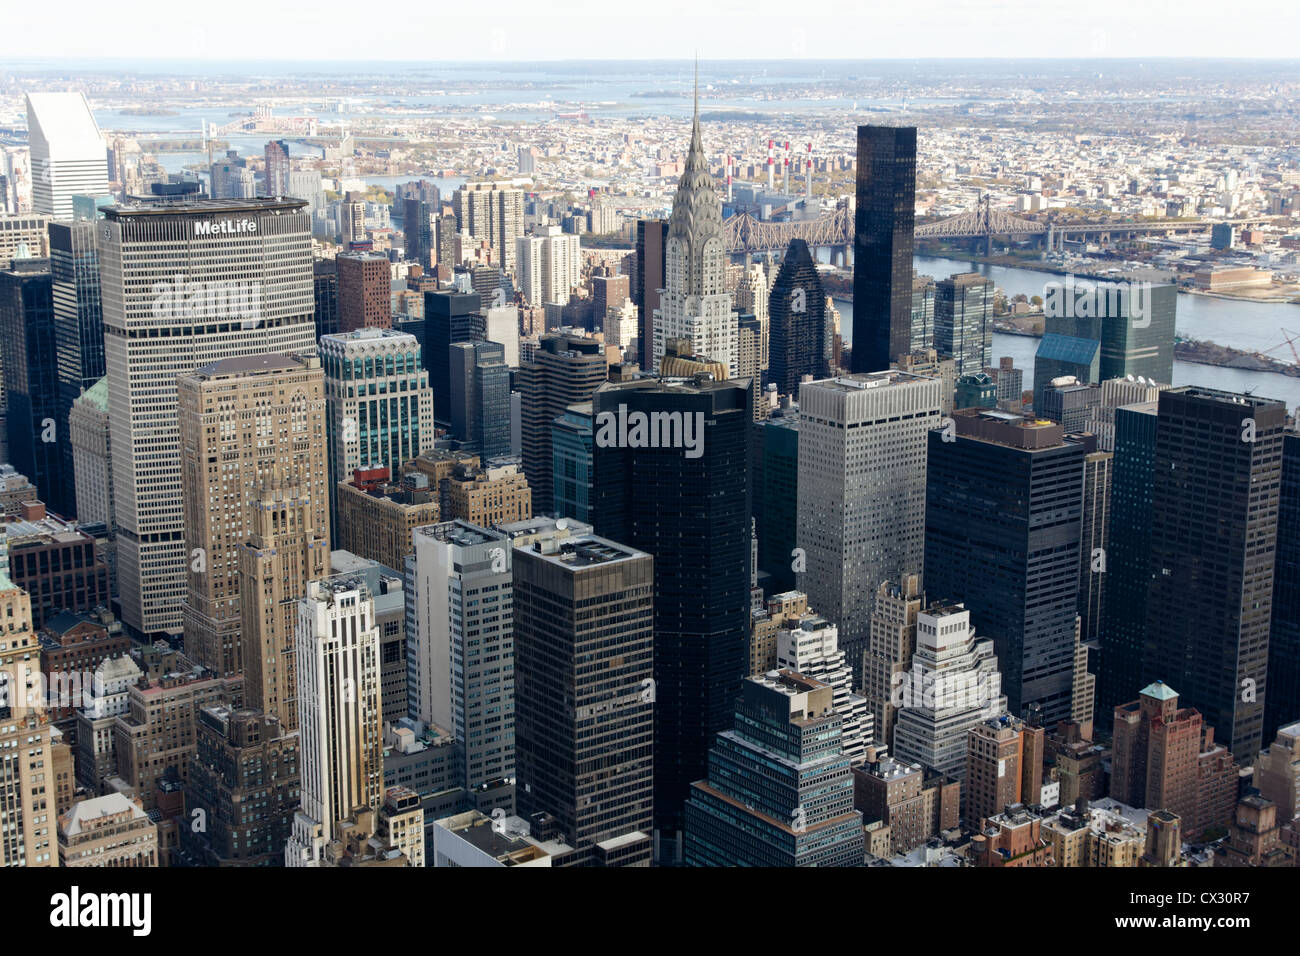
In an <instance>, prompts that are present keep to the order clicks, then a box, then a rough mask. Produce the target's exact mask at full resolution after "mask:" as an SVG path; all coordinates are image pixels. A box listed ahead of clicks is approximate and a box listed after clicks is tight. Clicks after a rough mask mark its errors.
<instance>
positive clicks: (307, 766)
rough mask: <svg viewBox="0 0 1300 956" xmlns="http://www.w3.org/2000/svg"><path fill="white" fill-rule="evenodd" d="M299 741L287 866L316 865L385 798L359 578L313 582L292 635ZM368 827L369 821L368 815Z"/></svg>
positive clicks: (374, 661) (366, 603)
mask: <svg viewBox="0 0 1300 956" xmlns="http://www.w3.org/2000/svg"><path fill="white" fill-rule="evenodd" d="M295 647H296V657H297V672H298V695H299V708H298V712H299V719H300V721H301V730H300V733H301V745H302V809H301V810H299V811H298V813H297V814H295V815H294V820H293V832H292V834H291V835H290V837H289V842H288V843H287V844H286V845H285V848H284V861H285V865H286V866H291V867H300V866H321V865H323V864H327V862H328V860H329V859H330V856H329V854H328V853H327V848H328V847H329V845H330V844H331V843H333V842H334V841H336V840H338V839H339V838H340V837H341V836H342V835H343V833H344V831H345V830H347V829H349V827H350V826H355V825H361V826H365V825H366V823H365V821H364V817H365V816H367V815H372V814H374V813H375V812H377V811H378V810H379V806H380V804H381V803H382V801H383V783H384V760H383V757H384V753H383V735H382V729H381V722H380V707H381V704H380V682H379V628H378V627H376V626H375V611H374V601H373V600H372V598H371V596H370V592H369V590H368V589H367V587H366V585H365V581H364V579H361V578H354V577H348V576H347V575H340V576H336V577H333V578H326V579H325V580H322V581H313V582H311V583H310V584H309V585H308V586H307V594H306V596H305V597H304V598H303V599H302V600H301V601H300V602H299V604H298V623H297V633H296V638H295ZM369 825H370V826H371V827H372V833H373V826H374V822H373V819H372V820H371V822H370V824H369Z"/></svg>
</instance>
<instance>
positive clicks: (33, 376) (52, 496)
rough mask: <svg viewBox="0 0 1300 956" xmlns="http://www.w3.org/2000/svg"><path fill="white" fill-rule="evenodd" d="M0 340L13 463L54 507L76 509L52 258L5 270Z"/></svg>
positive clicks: (18, 262)
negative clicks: (66, 457) (66, 461)
mask: <svg viewBox="0 0 1300 956" xmlns="http://www.w3.org/2000/svg"><path fill="white" fill-rule="evenodd" d="M0 341H2V342H3V343H4V348H3V352H4V389H5V397H6V399H7V400H8V405H9V410H8V413H7V415H6V419H5V424H6V427H7V429H8V439H9V461H10V463H11V464H12V465H13V466H14V467H15V468H16V469H18V471H20V472H22V473H23V474H24V475H26V476H27V477H28V479H29V480H30V481H31V482H32V483H33V484H34V485H36V488H37V490H38V491H39V492H40V494H41V498H42V500H44V502H45V503H46V505H47V506H48V507H49V509H50V510H51V511H55V512H58V513H59V514H61V515H69V514H71V513H72V504H73V502H72V500H71V498H72V480H71V475H69V476H67V480H66V481H65V480H64V474H63V455H62V454H61V448H62V447H63V446H65V445H67V444H69V441H68V435H67V429H68V423H67V419H66V418H65V419H64V420H63V422H62V423H60V422H59V370H58V350H57V348H56V346H55V341H54V296H53V287H52V282H51V278H50V262H49V260H48V259H15V260H14V261H13V264H12V265H11V266H10V267H9V268H8V269H6V270H5V271H3V272H0Z"/></svg>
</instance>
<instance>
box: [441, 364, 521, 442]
mask: <svg viewBox="0 0 1300 956" xmlns="http://www.w3.org/2000/svg"><path fill="white" fill-rule="evenodd" d="M449 349H450V356H451V359H450V364H451V431H452V434H453V435H455V436H456V437H457V438H459V439H460V440H461V441H464V442H469V443H470V445H471V446H472V450H474V451H476V452H478V454H479V456H480V457H481V458H482V459H483V461H487V460H488V459H489V458H500V457H502V456H505V455H509V454H510V369H509V368H508V367H507V366H506V363H505V346H504V345H501V344H500V343H499V342H453V343H451V345H450V346H449Z"/></svg>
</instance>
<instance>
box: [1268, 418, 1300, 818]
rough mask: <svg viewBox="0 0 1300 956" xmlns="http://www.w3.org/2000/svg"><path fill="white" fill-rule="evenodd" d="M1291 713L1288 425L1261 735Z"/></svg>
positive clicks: (1296, 713) (1299, 553) (1299, 655)
mask: <svg viewBox="0 0 1300 956" xmlns="http://www.w3.org/2000/svg"><path fill="white" fill-rule="evenodd" d="M1297 717H1300V433H1297V432H1295V431H1292V430H1288V431H1287V432H1286V434H1285V435H1284V436H1283V438H1282V489H1281V493H1280V495H1279V497H1278V514H1277V561H1276V562H1275V563H1274V565H1273V618H1272V622H1271V625H1270V629H1269V635H1268V696H1267V697H1265V698H1264V739H1265V740H1271V739H1273V736H1274V735H1275V734H1276V733H1277V732H1278V729H1279V728H1280V727H1283V726H1286V725H1289V724H1292V723H1294V722H1295V721H1296V718H1297ZM1270 799H1272V798H1270ZM1290 815H1291V816H1294V813H1292V814H1290Z"/></svg>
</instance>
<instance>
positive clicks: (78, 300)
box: [50, 220, 104, 518]
mask: <svg viewBox="0 0 1300 956" xmlns="http://www.w3.org/2000/svg"><path fill="white" fill-rule="evenodd" d="M50 275H51V278H52V281H53V296H54V344H55V347H56V348H57V349H58V353H59V354H58V372H59V414H58V426H59V430H60V432H61V433H62V434H64V435H67V434H68V433H67V432H66V431H65V429H67V428H68V427H69V426H68V415H69V413H70V412H71V411H72V403H73V402H75V401H76V400H77V397H78V396H79V395H81V393H82V392H83V391H84V390H85V389H88V388H90V387H91V386H92V385H94V384H95V383H96V382H98V381H99V380H100V379H101V378H103V377H104V311H103V309H102V307H101V305H100V299H99V253H98V251H97V250H96V248H95V223H94V222H91V221H89V220H82V221H79V222H52V223H50ZM59 447H60V453H61V455H62V456H63V465H62V470H63V480H64V482H65V485H66V487H65V489H64V492H63V497H64V501H65V502H67V503H68V505H69V506H72V504H73V502H74V501H75V497H76V496H75V494H74V492H73V490H72V487H71V486H72V484H73V472H72V442H71V441H61V442H59ZM77 517H79V518H80V517H81V515H80V513H78V515H77Z"/></svg>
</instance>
